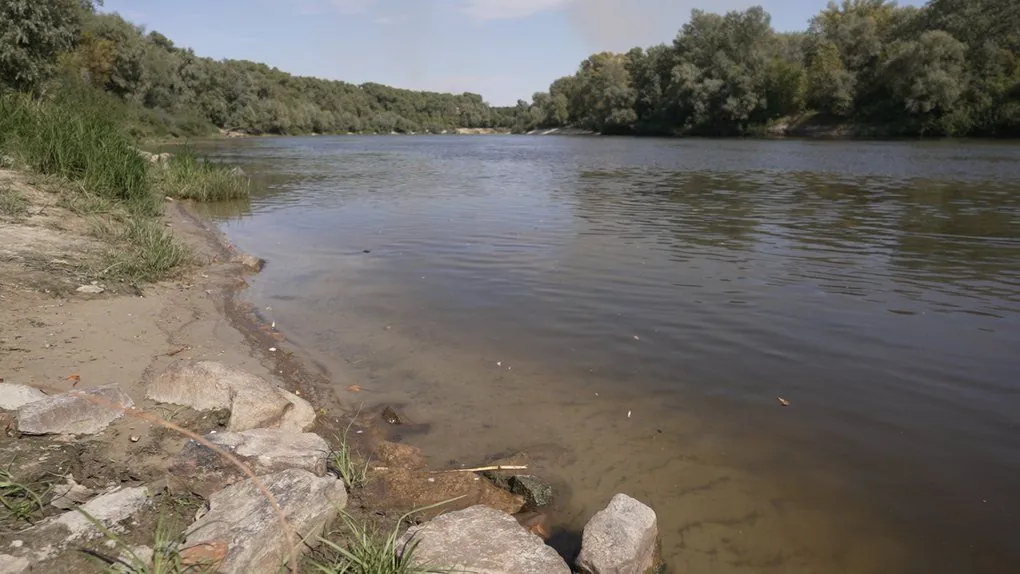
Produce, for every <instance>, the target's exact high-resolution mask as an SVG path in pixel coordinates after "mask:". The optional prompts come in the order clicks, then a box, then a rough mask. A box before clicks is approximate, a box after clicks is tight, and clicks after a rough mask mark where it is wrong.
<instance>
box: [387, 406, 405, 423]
mask: <svg viewBox="0 0 1020 574" xmlns="http://www.w3.org/2000/svg"><path fill="white" fill-rule="evenodd" d="M382 419H383V420H384V421H386V422H388V423H390V424H391V425H400V424H404V421H402V420H401V419H400V415H398V414H397V411H395V410H393V407H391V406H389V405H387V406H386V408H384V409H383V410H382Z"/></svg>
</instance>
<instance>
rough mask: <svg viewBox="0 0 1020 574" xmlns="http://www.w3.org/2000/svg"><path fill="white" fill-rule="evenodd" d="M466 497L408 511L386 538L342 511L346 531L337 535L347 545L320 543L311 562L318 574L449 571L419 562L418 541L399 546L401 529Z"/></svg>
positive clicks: (425, 573)
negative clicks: (421, 515) (419, 516)
mask: <svg viewBox="0 0 1020 574" xmlns="http://www.w3.org/2000/svg"><path fill="white" fill-rule="evenodd" d="M461 498H464V497H463V496H458V497H457V498H452V499H450V500H444V501H442V502H439V503H436V504H431V505H429V506H426V507H423V508H418V509H415V510H412V511H411V512H408V513H407V514H405V515H403V516H401V517H400V519H398V520H397V524H396V525H395V526H394V527H393V529H392V530H390V531H389V532H388V533H387V534H386V535H385V536H383V535H381V534H379V533H377V532H376V531H374V530H372V529H370V528H369V527H367V526H365V525H363V524H359V523H358V522H357V521H356V520H355V519H354V518H353V517H351V515H349V514H347V513H346V512H343V511H341V512H340V517H341V519H342V520H343V523H344V527H345V528H344V531H343V532H338V533H334V534H335V535H336V536H335V537H336V538H339V539H342V540H343V543H340V542H334V541H332V540H328V539H325V538H320V539H319V541H320V542H321V543H322V544H323V547H324V548H323V549H322V550H320V551H319V552H318V555H317V556H316V557H314V558H309V560H308V562H309V563H310V564H311V567H312V568H313V569H314V571H316V572H319V573H320V574H431V573H438V572H447V570H435V569H432V568H429V567H427V566H423V565H421V564H418V563H416V561H415V560H414V553H415V549H416V548H417V546H418V542H417V541H416V540H411V541H410V542H409V543H408V544H407V545H406V546H403V545H399V544H397V542H398V540H399V538H400V528H401V527H402V526H403V525H404V522H405V521H406V520H407V518H408V517H409V516H411V515H412V514H415V513H418V512H422V511H424V510H430V509H433V508H438V507H440V506H442V505H444V504H448V503H450V502H453V501H455V500H459V499H461Z"/></svg>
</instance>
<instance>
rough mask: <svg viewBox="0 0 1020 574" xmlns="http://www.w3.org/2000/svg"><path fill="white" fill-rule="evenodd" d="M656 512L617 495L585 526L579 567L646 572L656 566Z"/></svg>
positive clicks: (603, 573)
mask: <svg viewBox="0 0 1020 574" xmlns="http://www.w3.org/2000/svg"><path fill="white" fill-rule="evenodd" d="M658 537H659V529H658V526H657V524H656V517H655V511H654V510H652V509H651V508H649V507H648V506H646V505H645V504H642V503H641V502H639V501H637V500H635V499H633V498H631V497H629V496H627V495H626V494H617V495H616V496H614V497H613V499H612V500H611V501H609V505H608V506H606V508H604V509H603V510H600V511H598V512H596V513H595V516H593V517H592V518H591V520H589V521H588V524H586V525H585V527H584V534H583V536H582V539H581V553H580V554H579V555H578V557H577V567H578V568H579V569H580V570H581V572H584V573H585V574H644V573H645V572H648V571H649V570H650V569H652V568H654V566H655V560H656V557H655V550H656V546H657V541H658Z"/></svg>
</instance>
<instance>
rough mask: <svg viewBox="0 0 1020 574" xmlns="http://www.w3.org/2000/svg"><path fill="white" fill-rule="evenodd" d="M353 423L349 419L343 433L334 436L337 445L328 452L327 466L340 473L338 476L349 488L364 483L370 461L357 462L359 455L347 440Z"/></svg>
mask: <svg viewBox="0 0 1020 574" xmlns="http://www.w3.org/2000/svg"><path fill="white" fill-rule="evenodd" d="M353 424H354V421H351V422H350V424H348V425H347V428H345V429H344V432H343V434H338V435H337V436H336V442H337V447H336V448H335V449H333V452H331V453H329V466H330V468H332V469H333V470H335V471H336V472H337V473H338V474H339V475H340V478H343V479H344V484H346V485H347V486H348V487H349V488H359V487H361V486H363V485H364V484H365V480H366V479H367V478H368V465H369V462H370V461H369V460H366V461H365V462H364V463H361V462H359V461H358V459H359V458H360V457H359V456H358V455H357V451H356V450H355V449H354V447H352V446H351V444H350V441H349V440H348V435H349V433H350V431H351V425H353Z"/></svg>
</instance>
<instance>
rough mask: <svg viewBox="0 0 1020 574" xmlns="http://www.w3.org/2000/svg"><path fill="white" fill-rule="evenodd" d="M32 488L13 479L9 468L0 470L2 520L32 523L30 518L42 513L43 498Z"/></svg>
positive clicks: (43, 494) (44, 493) (44, 494)
mask: <svg viewBox="0 0 1020 574" xmlns="http://www.w3.org/2000/svg"><path fill="white" fill-rule="evenodd" d="M44 496H46V492H43V493H41V494H40V493H38V492H36V491H35V490H34V489H33V488H32V487H30V486H28V485H25V484H22V483H20V482H18V481H16V480H15V479H14V477H13V476H12V475H11V471H10V469H9V468H2V469H0V506H2V507H3V509H2V510H3V512H4V518H6V519H12V520H16V521H19V522H21V521H24V522H28V523H30V524H31V523H32V518H33V517H34V516H35V515H36V514H37V513H40V512H42V511H43V508H44V505H43V497H44Z"/></svg>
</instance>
